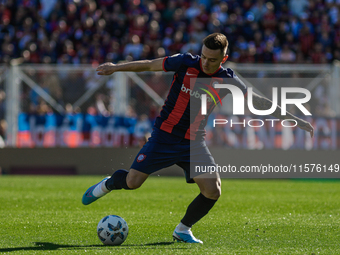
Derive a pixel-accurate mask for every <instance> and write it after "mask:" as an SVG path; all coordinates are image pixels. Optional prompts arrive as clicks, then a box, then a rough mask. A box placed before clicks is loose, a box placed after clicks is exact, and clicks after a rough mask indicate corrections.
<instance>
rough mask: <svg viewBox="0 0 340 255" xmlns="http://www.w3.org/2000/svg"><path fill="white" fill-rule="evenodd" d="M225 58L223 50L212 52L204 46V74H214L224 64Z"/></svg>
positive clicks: (202, 60) (202, 54)
mask: <svg viewBox="0 0 340 255" xmlns="http://www.w3.org/2000/svg"><path fill="white" fill-rule="evenodd" d="M224 57H225V56H224V54H223V53H222V52H221V50H219V49H217V50H212V49H209V48H207V47H206V46H205V45H203V47H202V53H201V63H202V69H203V72H205V73H206V74H212V73H214V72H215V71H216V70H217V69H218V68H219V67H220V65H221V64H222V62H223V59H224Z"/></svg>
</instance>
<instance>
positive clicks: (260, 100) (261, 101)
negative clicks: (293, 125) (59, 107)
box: [253, 92, 314, 137]
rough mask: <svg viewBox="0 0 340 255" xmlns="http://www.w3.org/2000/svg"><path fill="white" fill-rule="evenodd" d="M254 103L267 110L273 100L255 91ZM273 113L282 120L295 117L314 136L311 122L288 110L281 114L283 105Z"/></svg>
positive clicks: (299, 124) (257, 106) (260, 108)
mask: <svg viewBox="0 0 340 255" xmlns="http://www.w3.org/2000/svg"><path fill="white" fill-rule="evenodd" d="M253 105H254V107H255V108H256V109H258V110H267V109H269V108H270V107H271V106H272V101H270V100H269V99H268V98H265V97H262V96H260V95H258V94H256V93H254V92H253ZM271 115H272V116H274V117H276V118H279V119H281V120H284V119H293V120H295V121H296V122H297V125H298V127H299V128H301V129H303V130H305V131H307V132H309V133H310V135H311V137H313V136H314V128H313V126H312V125H311V124H310V123H309V122H307V121H305V120H302V119H300V118H298V117H296V116H294V115H293V114H291V113H289V112H287V113H286V115H281V107H279V106H278V107H277V108H276V110H275V111H274V112H273V113H272V114H271Z"/></svg>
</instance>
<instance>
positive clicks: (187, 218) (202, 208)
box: [173, 173, 221, 243]
mask: <svg viewBox="0 0 340 255" xmlns="http://www.w3.org/2000/svg"><path fill="white" fill-rule="evenodd" d="M193 179H194V181H195V182H196V184H197V185H198V187H199V188H200V191H201V193H200V194H199V195H198V196H197V197H196V198H195V199H194V200H193V201H192V202H191V204H190V205H189V206H188V208H187V211H186V213H185V215H184V217H183V219H182V220H181V222H180V223H179V224H178V225H177V227H176V229H175V231H174V233H173V237H174V239H176V240H178V241H184V242H187V243H203V242H202V241H201V240H199V239H197V238H195V237H194V236H193V234H192V232H191V227H192V226H193V225H194V224H195V223H196V222H198V221H199V220H200V219H202V218H203V217H204V216H205V215H206V214H207V213H208V212H209V210H210V209H211V208H212V207H213V206H214V205H215V203H216V201H217V200H218V198H219V197H220V195H221V180H220V177H219V175H218V173H214V174H210V173H209V174H203V175H200V176H198V177H195V178H193Z"/></svg>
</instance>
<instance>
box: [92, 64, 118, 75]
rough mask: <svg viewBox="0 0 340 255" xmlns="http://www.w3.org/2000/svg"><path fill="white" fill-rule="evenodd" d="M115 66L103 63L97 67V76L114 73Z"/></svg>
mask: <svg viewBox="0 0 340 255" xmlns="http://www.w3.org/2000/svg"><path fill="white" fill-rule="evenodd" d="M115 66H116V65H115V64H112V63H109V62H108V63H104V64H101V65H100V66H98V67H97V69H96V71H97V72H98V73H97V74H99V75H111V74H113V73H114V72H115Z"/></svg>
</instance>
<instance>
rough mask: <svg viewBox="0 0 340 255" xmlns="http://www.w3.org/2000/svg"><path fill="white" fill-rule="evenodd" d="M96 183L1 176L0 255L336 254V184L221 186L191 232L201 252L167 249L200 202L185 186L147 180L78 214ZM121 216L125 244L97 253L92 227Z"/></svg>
mask: <svg viewBox="0 0 340 255" xmlns="http://www.w3.org/2000/svg"><path fill="white" fill-rule="evenodd" d="M101 179H102V176H68V177H60V176H41V177H38V176H1V177H0V194H1V200H0V212H1V215H0V216H1V217H0V236H1V238H0V253H1V254H10V255H12V254H313V253H314V254H340V248H339V238H340V228H339V226H340V220H339V213H340V186H339V184H338V182H324V181H322V182H319V181H297V180H223V181H222V196H221V198H220V200H219V201H218V202H217V203H216V206H215V207H214V208H213V209H212V210H211V212H210V213H209V214H208V215H207V216H206V217H205V218H203V219H202V220H201V221H200V222H199V223H198V224H197V225H195V226H194V227H193V233H194V234H195V236H196V237H197V238H199V239H201V240H203V241H204V244H203V245H191V244H183V243H174V242H172V232H173V229H174V227H175V226H176V224H177V223H178V222H179V220H180V219H181V218H182V216H183V214H184V212H185V210H186V207H187V205H188V204H189V203H190V202H191V200H192V199H193V198H195V197H196V196H197V194H198V188H197V187H196V185H188V184H186V182H185V180H184V178H165V177H151V178H150V179H148V180H147V181H146V182H145V184H144V185H143V186H142V187H141V188H140V189H139V190H135V191H114V192H111V193H110V194H109V195H107V196H105V197H103V198H101V199H99V200H98V201H97V202H95V203H94V204H91V205H89V206H83V205H82V204H81V197H82V195H83V193H84V192H85V190H86V189H87V188H88V187H89V186H91V185H93V184H94V183H97V182H98V181H100V180H101ZM109 214H116V215H120V216H122V217H123V218H124V219H125V220H126V221H127V223H128V225H129V229H130V231H129V236H128V238H127V240H126V241H125V242H124V243H123V245H122V246H119V247H106V246H103V245H102V244H101V242H100V240H99V239H98V237H97V235H96V226H97V224H98V222H99V220H100V219H101V218H103V217H104V216H105V215H109Z"/></svg>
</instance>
